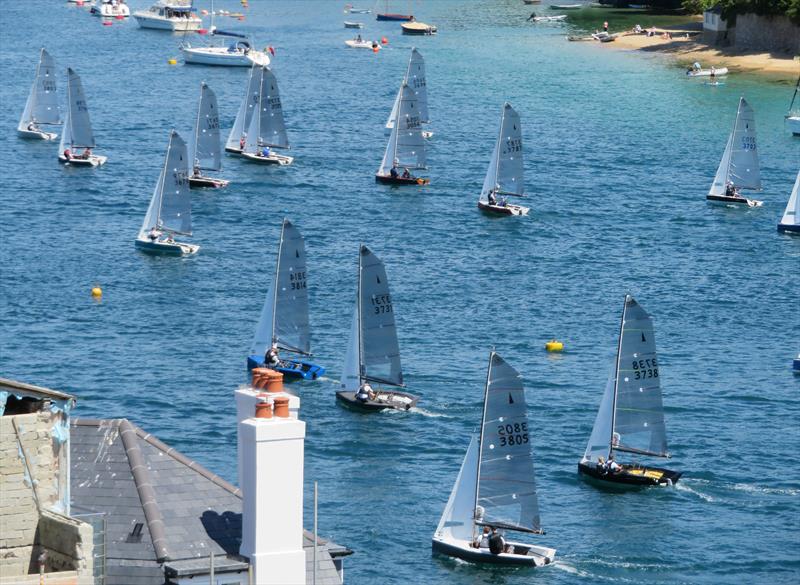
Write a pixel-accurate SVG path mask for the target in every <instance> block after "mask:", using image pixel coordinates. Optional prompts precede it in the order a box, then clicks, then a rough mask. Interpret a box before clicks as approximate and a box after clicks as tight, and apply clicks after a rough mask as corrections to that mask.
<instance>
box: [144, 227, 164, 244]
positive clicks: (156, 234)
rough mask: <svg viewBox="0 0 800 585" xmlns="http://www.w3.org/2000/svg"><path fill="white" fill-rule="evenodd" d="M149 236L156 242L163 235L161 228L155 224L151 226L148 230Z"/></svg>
mask: <svg viewBox="0 0 800 585" xmlns="http://www.w3.org/2000/svg"><path fill="white" fill-rule="evenodd" d="M147 237H148V238H150V241H151V242H155V241H157V240H158V238H160V237H161V230H159V229H158V228H157V227H156V226H153V227H151V228H150V231H149V232H147Z"/></svg>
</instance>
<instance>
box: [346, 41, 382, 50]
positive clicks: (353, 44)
mask: <svg viewBox="0 0 800 585" xmlns="http://www.w3.org/2000/svg"><path fill="white" fill-rule="evenodd" d="M344 44H345V45H347V46H348V47H350V48H351V49H374V48H375V47H377V46H379V45H378V43H376V42H375V41H356V40H355V39H349V40H346V41H345V42H344Z"/></svg>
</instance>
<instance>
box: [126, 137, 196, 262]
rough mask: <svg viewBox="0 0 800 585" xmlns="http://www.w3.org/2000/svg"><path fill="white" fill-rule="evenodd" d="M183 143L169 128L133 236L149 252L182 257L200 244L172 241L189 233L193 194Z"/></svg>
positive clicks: (137, 245) (190, 232) (191, 252)
mask: <svg viewBox="0 0 800 585" xmlns="http://www.w3.org/2000/svg"><path fill="white" fill-rule="evenodd" d="M188 159H189V156H188V153H187V151H186V142H184V141H183V138H181V137H180V135H179V134H178V133H177V132H175V130H172V131H171V132H170V134H169V145H168V146H167V154H166V156H165V157H164V166H163V167H162V168H161V173H160V174H159V176H158V183H157V184H156V188H155V191H153V197H152V198H151V199H150V206H149V207H148V208H147V214H146V215H145V216H144V222H143V223H142V227H141V229H140V230H139V235H138V236H137V237H136V242H135V245H136V249H137V250H141V251H142V252H146V253H148V254H164V255H168V256H183V255H188V254H194V253H196V252H197V251H198V250H199V249H200V246H196V245H194V244H187V243H184V242H177V241H175V236H177V235H183V236H191V235H192V195H191V192H190V191H189V180H188V175H189V165H188Z"/></svg>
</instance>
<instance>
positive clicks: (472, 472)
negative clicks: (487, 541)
mask: <svg viewBox="0 0 800 585" xmlns="http://www.w3.org/2000/svg"><path fill="white" fill-rule="evenodd" d="M477 478H478V441H477V439H476V438H475V437H474V436H473V437H472V438H471V439H470V442H469V447H467V453H466V454H465V455H464V461H463V462H462V463H461V469H460V470H459V472H458V477H457V478H456V482H455V484H453V491H451V492H450V498H449V499H448V500H447V505H446V506H445V508H444V512H443V513H442V517H441V519H440V520H439V525H438V526H437V527H436V536H437V537H439V538H442V539H444V540H453V539H455V540H466V541H468V542H472V541H473V539H474V535H473V531H474V526H475V520H474V518H475V494H476V491H475V490H476V487H477V484H476V482H477Z"/></svg>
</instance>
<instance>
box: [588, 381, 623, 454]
mask: <svg viewBox="0 0 800 585" xmlns="http://www.w3.org/2000/svg"><path fill="white" fill-rule="evenodd" d="M615 379H616V376H615V375H614V374H613V373H612V374H611V376H609V378H608V382H607V383H606V390H605V392H603V399H602V400H601V401H600V408H599V409H598V411H597V417H596V418H595V419H594V427H593V428H592V434H591V436H590V437H589V443H588V444H587V445H586V451H585V452H584V454H583V459H584V461H591V462H594V463H597V462H598V461H599V460H600V458H601V457H602V458H603V461H607V460H608V456H609V455H610V454H611V436H612V433H613V430H612V425H613V424H614V382H615Z"/></svg>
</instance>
